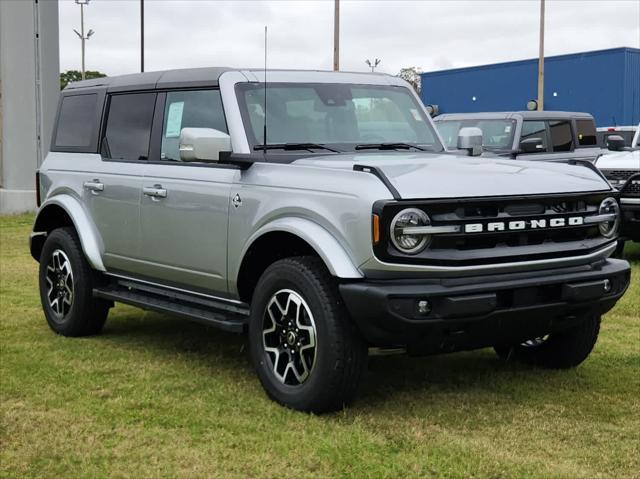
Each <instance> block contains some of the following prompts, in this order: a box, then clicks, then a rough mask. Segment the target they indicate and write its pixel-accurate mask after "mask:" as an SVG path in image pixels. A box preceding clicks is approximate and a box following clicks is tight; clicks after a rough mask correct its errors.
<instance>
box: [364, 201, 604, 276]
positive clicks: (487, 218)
mask: <svg viewBox="0 0 640 479" xmlns="http://www.w3.org/2000/svg"><path fill="white" fill-rule="evenodd" d="M607 196H609V194H606V193H604V194H591V195H582V196H574V197H567V196H556V197H529V198H527V197H517V198H513V197H506V198H496V199H490V198H479V199H459V200H455V199H453V200H448V201H446V200H438V201H422V202H411V203H410V204H409V202H407V204H405V202H394V203H387V204H385V205H383V207H382V212H381V214H382V218H383V225H385V226H384V227H383V228H381V230H382V231H381V233H382V235H381V241H380V243H379V244H378V246H376V247H375V248H374V250H375V253H376V256H377V257H378V258H380V259H382V260H384V261H389V262H397V263H407V264H411V263H413V264H430V265H444V266H467V265H476V264H487V263H501V262H515V261H528V260H534V259H546V258H559V257H563V256H578V255H583V254H588V253H590V252H592V251H594V250H596V249H598V248H601V247H603V246H604V245H605V244H607V243H609V242H611V240H610V239H606V238H604V237H603V236H602V235H601V234H600V232H599V229H598V225H597V224H594V223H587V224H572V225H570V224H569V223H570V220H569V218H573V219H575V218H580V219H583V218H586V217H588V216H595V215H597V214H598V208H599V205H600V203H601V202H602V200H603V199H604V198H606V197H607ZM407 207H419V208H421V209H423V210H424V211H425V212H426V213H427V214H428V215H429V217H430V219H431V224H432V226H451V225H459V226H461V228H462V229H461V231H460V232H456V233H446V234H434V235H432V240H431V243H430V245H429V247H428V248H426V249H425V250H424V251H422V252H421V253H419V254H417V255H406V254H403V253H400V252H399V251H398V250H396V249H395V248H394V247H393V245H392V244H391V242H390V241H389V236H390V231H389V228H390V222H391V221H392V220H393V217H394V216H395V215H396V214H397V213H398V212H400V211H401V210H402V209H404V208H407ZM540 220H545V221H546V223H545V224H546V226H545V227H539V225H540ZM551 220H554V222H555V223H556V224H557V223H559V222H564V224H565V226H557V227H551V226H549V225H550V224H551V222H552V221H551ZM496 224H498V226H499V225H500V224H501V225H503V227H504V231H500V230H499V231H496V230H494V231H492V230H491V228H495V227H496ZM510 224H511V225H513V226H516V227H521V226H522V225H524V227H523V228H524V229H520V230H509V225H510ZM465 225H468V226H470V225H475V226H476V228H475V229H474V228H471V227H469V228H468V231H467V232H465ZM478 225H482V227H481V228H477V226H478ZM532 228H533V229H532ZM478 230H479V232H478Z"/></svg>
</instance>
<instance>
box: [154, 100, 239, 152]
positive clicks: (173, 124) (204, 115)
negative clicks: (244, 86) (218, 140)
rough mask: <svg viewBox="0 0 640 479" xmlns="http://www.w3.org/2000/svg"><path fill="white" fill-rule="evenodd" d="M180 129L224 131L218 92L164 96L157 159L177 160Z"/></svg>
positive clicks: (224, 126) (224, 124) (225, 128)
mask: <svg viewBox="0 0 640 479" xmlns="http://www.w3.org/2000/svg"><path fill="white" fill-rule="evenodd" d="M183 128H213V129H214V130H219V131H223V132H225V133H226V132H227V123H226V121H225V118H224V110H223V109H222V99H221V98H220V91H219V90H194V91H174V92H169V93H167V100H166V102H165V107H164V124H163V126H162V149H161V151H160V159H161V160H176V161H177V160H180V152H179V143H180V132H181V131H182V129H183Z"/></svg>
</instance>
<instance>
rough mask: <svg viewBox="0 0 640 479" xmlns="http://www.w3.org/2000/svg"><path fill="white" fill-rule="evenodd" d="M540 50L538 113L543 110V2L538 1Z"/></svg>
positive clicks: (541, 0)
mask: <svg viewBox="0 0 640 479" xmlns="http://www.w3.org/2000/svg"><path fill="white" fill-rule="evenodd" d="M539 47H540V50H539V52H538V111H542V110H544V0H540V45H539Z"/></svg>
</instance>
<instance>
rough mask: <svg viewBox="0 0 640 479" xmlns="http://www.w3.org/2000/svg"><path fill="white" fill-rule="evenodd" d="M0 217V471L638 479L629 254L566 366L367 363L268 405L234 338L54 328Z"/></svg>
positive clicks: (476, 361)
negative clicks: (352, 382)
mask: <svg viewBox="0 0 640 479" xmlns="http://www.w3.org/2000/svg"><path fill="white" fill-rule="evenodd" d="M32 221H33V217H32V216H17V217H2V218H0V234H1V236H0V250H1V257H0V315H1V316H0V318H1V319H0V328H1V330H0V348H1V349H0V354H1V356H0V380H1V383H0V386H1V393H0V394H1V395H0V397H1V404H0V418H1V420H0V427H1V429H0V476H1V477H16V478H26V477H56V478H70V477H92V478H93V477H107V476H109V477H136V478H141V477H176V476H181V477H273V478H289V477H358V478H360V477H394V478H396V477H434V478H436V477H437V478H440V477H491V478H511V477H532V478H533V477H536V478H537V477H539V478H548V477H567V478H569V477H570V478H574V477H584V478H598V477H611V478H621V477H629V478H631V477H636V478H638V477H640V282H639V281H638V279H637V278H638V276H639V275H640V248H638V247H637V245H634V246H635V247H631V248H627V251H626V254H627V258H628V259H629V260H630V261H632V262H634V277H633V279H632V287H631V289H630V291H628V292H627V294H626V296H625V297H624V298H623V300H622V301H620V303H618V305H617V306H616V308H615V309H614V310H613V311H612V312H611V313H609V314H608V315H607V316H606V318H605V320H604V322H603V327H602V330H601V334H600V340H599V341H598V344H597V346H596V349H595V351H594V352H593V353H592V355H591V356H590V358H589V359H588V360H587V361H586V362H585V363H584V364H583V365H581V366H580V367H578V368H577V369H575V370H571V371H561V372H559V371H544V370H537V369H532V368H528V367H524V366H520V365H516V364H511V363H510V364H503V363H501V362H499V361H498V360H497V359H496V357H495V355H494V354H493V352H492V351H491V350H482V351H476V352H470V353H459V354H452V355H446V356H436V357H426V358H408V357H405V356H390V357H373V358H371V360H370V365H369V373H368V376H367V378H366V382H365V385H364V390H363V391H362V393H361V395H360V398H359V400H358V401H357V402H356V403H355V404H354V405H353V406H352V407H350V408H348V409H346V410H344V411H342V412H340V413H336V414H331V415H324V416H313V415H308V414H302V413H298V412H294V411H290V410H287V409H284V408H282V407H280V406H278V405H276V404H275V403H273V402H271V401H269V400H268V399H267V398H266V396H265V394H264V393H263V391H262V388H261V386H260V384H259V382H258V379H257V378H256V376H255V375H254V373H253V371H252V369H251V367H250V364H249V360H248V355H247V351H246V347H245V345H244V338H243V337H240V336H235V335H231V334H227V333H222V332H219V331H216V330H214V329H208V328H206V327H204V326H201V325H198V324H193V323H190V322H186V321H183V320H179V319H175V318H171V317H167V316H162V315H160V314H156V313H150V312H144V311H142V310H139V309H135V308H132V307H127V306H121V305H118V306H117V307H116V308H115V309H113V310H112V311H111V314H110V316H109V320H108V322H107V325H106V327H105V330H104V333H103V334H102V335H100V336H96V337H92V338H83V339H67V338H64V337H62V336H56V335H55V334H53V333H52V332H51V331H50V330H49V328H48V327H47V325H46V322H45V320H44V317H43V314H42V311H41V309H40V301H39V298H38V291H37V264H36V262H35V261H33V260H32V259H31V257H30V256H29V253H28V251H27V249H28V248H27V236H28V233H29V230H30V227H31V224H32Z"/></svg>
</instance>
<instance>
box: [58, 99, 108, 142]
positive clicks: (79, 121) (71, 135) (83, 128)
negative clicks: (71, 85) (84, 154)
mask: <svg viewBox="0 0 640 479" xmlns="http://www.w3.org/2000/svg"><path fill="white" fill-rule="evenodd" d="M97 101H98V95H97V94H95V93H91V94H88V95H67V96H65V97H63V98H62V104H61V106H60V114H59V116H58V127H57V130H56V139H55V145H56V147H58V148H65V147H67V148H83V147H88V146H89V145H91V140H92V138H94V136H93V132H94V130H95V128H96V120H97V116H96V102H97Z"/></svg>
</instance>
